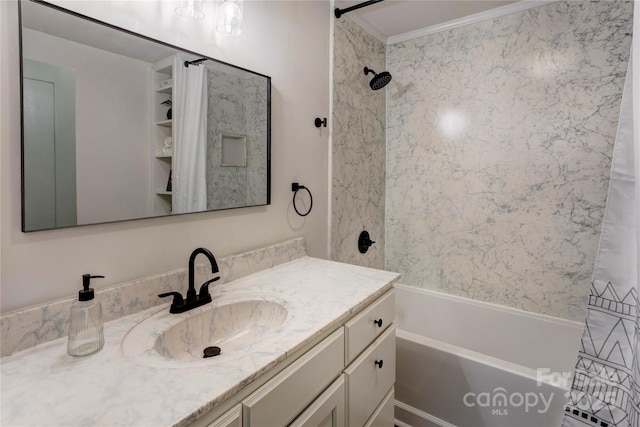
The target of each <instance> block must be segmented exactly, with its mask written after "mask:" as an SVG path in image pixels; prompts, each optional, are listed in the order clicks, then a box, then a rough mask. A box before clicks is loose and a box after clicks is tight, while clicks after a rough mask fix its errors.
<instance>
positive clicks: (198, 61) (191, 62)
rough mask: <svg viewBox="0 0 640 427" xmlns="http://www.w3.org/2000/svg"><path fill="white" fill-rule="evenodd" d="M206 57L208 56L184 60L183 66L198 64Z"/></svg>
mask: <svg viewBox="0 0 640 427" xmlns="http://www.w3.org/2000/svg"><path fill="white" fill-rule="evenodd" d="M208 59H209V58H200V59H194V60H193V61H184V66H185V67H187V68H188V67H189V65H200V64H201V63H203V62H204V61H206V60H208Z"/></svg>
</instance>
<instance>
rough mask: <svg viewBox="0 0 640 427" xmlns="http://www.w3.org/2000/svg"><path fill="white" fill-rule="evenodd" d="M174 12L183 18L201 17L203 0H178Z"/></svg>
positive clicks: (202, 16) (202, 14)
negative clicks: (178, 2) (178, 3)
mask: <svg viewBox="0 0 640 427" xmlns="http://www.w3.org/2000/svg"><path fill="white" fill-rule="evenodd" d="M176 13H177V14H178V16H182V17H183V18H191V19H194V20H195V19H202V18H204V0H180V6H178V7H177V8H176Z"/></svg>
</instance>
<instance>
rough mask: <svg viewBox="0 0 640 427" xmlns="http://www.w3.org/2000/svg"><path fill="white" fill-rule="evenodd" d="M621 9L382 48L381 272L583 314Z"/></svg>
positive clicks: (552, 14)
mask: <svg viewBox="0 0 640 427" xmlns="http://www.w3.org/2000/svg"><path fill="white" fill-rule="evenodd" d="M632 3H633V2H625V1H621V2H608V1H596V2H581V1H580V2H578V1H569V2H566V1H560V2H554V3H549V4H546V5H543V6H539V7H536V8H533V9H529V10H527V11H524V12H519V13H514V14H511V15H507V16H503V17H499V18H495V19H492V20H487V21H483V22H480V23H477V24H472V25H467V26H464V27H461V28H457V29H453V30H448V31H443V32H439V33H436V34H432V35H427V36H423V37H420V38H417V39H413V40H410V41H405V42H401V43H396V44H393V45H391V46H387V62H388V68H389V71H390V72H391V74H392V75H393V81H392V82H391V84H390V86H389V88H388V89H387V95H388V98H387V107H388V122H387V190H386V195H387V198H386V200H387V201H386V231H387V236H386V239H387V240H386V248H385V252H386V253H385V256H386V268H387V269H389V270H393V271H398V272H400V273H401V274H402V275H403V281H404V282H405V283H407V284H409V285H413V286H420V287H424V288H429V289H433V290H438V291H442V292H447V293H451V294H455V295H460V296H465V297H468V298H474V299H478V300H481V301H486V302H493V303H498V304H502V305H506V306H510V307H515V308H520V309H524V310H528V311H533V312H538V313H542V314H548V315H551V316H556V317H562V318H565V319H570V320H577V321H582V320H583V318H584V313H585V309H586V302H587V298H586V296H587V294H588V290H589V284H590V276H591V272H592V269H593V262H594V258H595V253H596V248H597V245H598V238H599V234H600V225H601V221H602V215H603V213H604V207H605V199H606V192H607V186H608V180H609V172H610V162H611V154H612V149H613V143H614V139H615V132H616V127H617V120H618V113H619V107H620V100H621V95H622V87H623V83H624V78H625V73H626V69H627V62H628V58H629V51H630V42H631V36H630V34H629V33H630V32H631V27H632V8H633V4H632Z"/></svg>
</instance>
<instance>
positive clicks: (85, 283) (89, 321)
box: [67, 274, 104, 356]
mask: <svg viewBox="0 0 640 427" xmlns="http://www.w3.org/2000/svg"><path fill="white" fill-rule="evenodd" d="M98 277H102V278H104V276H92V275H90V274H83V275H82V288H83V289H82V290H81V291H80V292H79V293H78V301H74V302H73V303H72V304H71V313H70V316H69V341H68V343H67V353H69V354H70V355H71V356H87V355H89V354H92V353H95V352H96V351H98V350H100V349H101V348H102V347H103V346H104V330H103V327H102V303H101V302H100V301H99V300H97V299H96V298H95V293H94V291H93V289H92V288H91V287H90V284H91V279H95V278H98Z"/></svg>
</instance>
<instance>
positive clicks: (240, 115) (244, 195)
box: [207, 69, 267, 209]
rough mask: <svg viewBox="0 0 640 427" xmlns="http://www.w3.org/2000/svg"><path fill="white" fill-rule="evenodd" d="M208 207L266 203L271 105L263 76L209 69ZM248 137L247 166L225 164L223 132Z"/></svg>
mask: <svg viewBox="0 0 640 427" xmlns="http://www.w3.org/2000/svg"><path fill="white" fill-rule="evenodd" d="M207 90H208V92H209V99H215V100H216V102H213V103H209V105H208V107H207V109H208V111H207V113H208V120H207V140H208V141H209V143H208V145H207V170H208V171H211V172H210V173H208V174H207V209H226V208H234V207H238V206H245V205H257V204H264V203H265V202H266V200H265V195H264V188H265V183H264V176H266V161H265V159H266V157H267V147H266V145H265V144H264V143H262V141H265V140H266V130H267V124H266V117H267V104H266V102H265V101H264V100H265V99H266V91H267V89H266V86H265V85H264V80H263V79H261V78H245V77H240V76H237V75H232V74H229V73H226V72H223V71H219V70H215V69H208V70H207ZM221 133H224V134H229V135H244V136H246V138H247V166H246V167H245V166H237V167H236V166H222V165H221V159H222V145H221V142H220V134H221Z"/></svg>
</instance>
